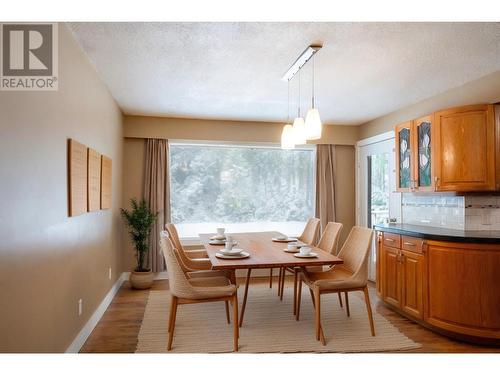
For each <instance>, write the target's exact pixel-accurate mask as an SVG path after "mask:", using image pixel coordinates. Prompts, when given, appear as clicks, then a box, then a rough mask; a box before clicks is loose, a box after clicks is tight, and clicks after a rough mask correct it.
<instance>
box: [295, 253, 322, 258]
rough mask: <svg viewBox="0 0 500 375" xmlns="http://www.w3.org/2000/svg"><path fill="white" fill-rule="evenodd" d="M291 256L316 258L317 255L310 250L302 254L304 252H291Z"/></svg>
mask: <svg viewBox="0 0 500 375" xmlns="http://www.w3.org/2000/svg"><path fill="white" fill-rule="evenodd" d="M293 256H294V257H297V258H316V257H317V256H318V254H316V253H313V252H310V253H309V254H307V255H304V254H301V253H297V254H293Z"/></svg>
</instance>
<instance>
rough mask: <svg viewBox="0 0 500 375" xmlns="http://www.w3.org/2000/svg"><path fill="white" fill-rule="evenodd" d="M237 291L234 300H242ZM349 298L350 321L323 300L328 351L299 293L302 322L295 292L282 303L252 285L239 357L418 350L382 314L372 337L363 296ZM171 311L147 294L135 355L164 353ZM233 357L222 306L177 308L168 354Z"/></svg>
mask: <svg viewBox="0 0 500 375" xmlns="http://www.w3.org/2000/svg"><path fill="white" fill-rule="evenodd" d="M242 289H243V288H240V290H239V294H238V298H239V301H240V306H241V300H242V296H243V293H242V292H243V290H242ZM356 293H358V292H353V293H350V294H349V305H350V314H351V316H350V317H347V314H346V310H345V306H344V308H341V307H340V305H339V301H338V297H337V295H336V294H329V295H323V296H322V297H321V299H322V303H321V305H322V306H321V315H322V316H321V319H322V325H323V331H324V333H325V336H326V346H323V345H321V343H320V342H318V341H316V338H315V331H314V315H313V306H312V301H311V298H310V295H309V293H308V291H307V288H304V289H303V294H302V307H301V313H300V321H298V322H297V321H296V320H295V317H294V315H293V313H292V304H293V288H291V287H289V286H288V287H286V288H285V295H284V298H283V301H280V300H279V298H278V296H277V292H276V288H273V289H270V288H269V287H268V286H267V285H265V284H263V283H259V284H254V285H250V288H249V294H248V302H247V308H246V311H245V318H244V322H243V327H242V328H241V330H240V339H239V351H240V352H244V353H245V352H246V353H297V352H313V353H314V352H317V353H320V352H326V353H355V352H384V351H400V350H407V349H415V348H419V347H420V346H421V345H419V344H417V343H415V342H414V341H412V340H410V339H409V338H408V337H406V336H405V335H404V334H402V333H401V332H400V331H399V330H398V329H397V328H396V327H394V326H393V325H392V324H391V323H389V322H388V321H387V320H386V319H385V318H384V317H382V316H381V315H380V314H378V313H376V312H375V311H374V312H373V319H374V322H375V333H376V336H375V337H372V336H371V334H370V326H369V322H368V316H367V313H366V308H365V304H364V300H363V299H362V296H363V294H362V293H360V294H359V295H358V296H356ZM169 309H170V294H169V292H168V291H151V292H150V294H149V299H148V303H147V306H146V310H145V313H144V318H143V322H142V325H141V329H140V332H139V338H138V344H137V350H136V353H166V352H167V340H168V333H167V324H168V315H169ZM232 351H233V326H232V324H231V325H229V324H227V321H226V314H225V309H224V302H215V303H203V304H194V305H181V306H179V307H178V310H177V320H176V325H175V335H174V342H173V347H172V351H170V353H226V352H232Z"/></svg>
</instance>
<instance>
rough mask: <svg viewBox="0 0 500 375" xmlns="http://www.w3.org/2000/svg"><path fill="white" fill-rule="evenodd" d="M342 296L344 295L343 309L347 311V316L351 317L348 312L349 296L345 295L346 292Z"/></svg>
mask: <svg viewBox="0 0 500 375" xmlns="http://www.w3.org/2000/svg"><path fill="white" fill-rule="evenodd" d="M344 295H345V308H346V311H347V316H351V312H350V311H349V295H348V294H347V292H344Z"/></svg>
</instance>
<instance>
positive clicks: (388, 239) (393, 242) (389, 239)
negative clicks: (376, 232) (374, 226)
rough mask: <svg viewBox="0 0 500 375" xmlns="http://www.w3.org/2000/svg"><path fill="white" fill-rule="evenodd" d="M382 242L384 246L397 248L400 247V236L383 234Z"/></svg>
mask: <svg viewBox="0 0 500 375" xmlns="http://www.w3.org/2000/svg"><path fill="white" fill-rule="evenodd" d="M382 242H383V243H384V245H385V246H390V247H395V248H399V247H401V236H400V235H399V234H394V233H388V232H384V238H383V241H382Z"/></svg>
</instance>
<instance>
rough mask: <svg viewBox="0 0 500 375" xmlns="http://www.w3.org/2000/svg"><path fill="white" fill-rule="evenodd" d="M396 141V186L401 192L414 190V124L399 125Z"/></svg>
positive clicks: (396, 130)
mask: <svg viewBox="0 0 500 375" xmlns="http://www.w3.org/2000/svg"><path fill="white" fill-rule="evenodd" d="M394 133H395V140H396V150H395V151H396V152H395V154H396V184H397V185H396V186H397V190H398V191H401V192H408V191H411V190H412V188H413V173H414V167H413V155H412V150H411V146H412V144H413V142H412V135H413V131H412V122H411V121H409V122H405V123H403V124H400V125H397V126H396V127H395V129H394Z"/></svg>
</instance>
